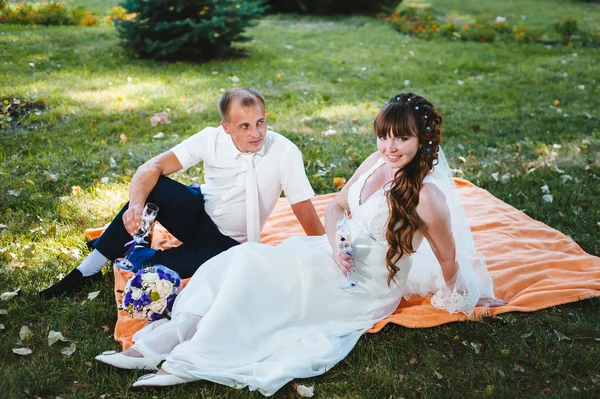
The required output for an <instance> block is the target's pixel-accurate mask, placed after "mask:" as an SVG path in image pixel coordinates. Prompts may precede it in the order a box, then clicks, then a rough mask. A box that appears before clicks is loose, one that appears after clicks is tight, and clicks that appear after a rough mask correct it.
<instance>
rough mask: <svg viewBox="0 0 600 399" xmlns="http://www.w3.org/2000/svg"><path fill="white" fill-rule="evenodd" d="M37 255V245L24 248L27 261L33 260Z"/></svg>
mask: <svg viewBox="0 0 600 399" xmlns="http://www.w3.org/2000/svg"><path fill="white" fill-rule="evenodd" d="M34 253H35V245H33V244H31V245H25V246H24V247H23V256H24V257H25V258H27V259H31V258H33V255H34Z"/></svg>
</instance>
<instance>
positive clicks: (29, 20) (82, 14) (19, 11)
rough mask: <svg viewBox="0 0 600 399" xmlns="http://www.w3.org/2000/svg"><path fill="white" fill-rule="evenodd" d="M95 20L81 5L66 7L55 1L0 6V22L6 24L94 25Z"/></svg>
mask: <svg viewBox="0 0 600 399" xmlns="http://www.w3.org/2000/svg"><path fill="white" fill-rule="evenodd" d="M0 1H1V0H0ZM97 21H98V17H97V16H96V15H95V14H94V13H92V12H86V11H85V10H84V9H83V8H81V7H76V8H73V9H68V8H67V7H65V6H64V5H63V4H62V3H60V2H55V1H50V2H42V3H39V4H34V5H32V4H28V3H18V4H13V5H8V6H5V7H0V22H1V23H6V24H21V25H88V26H94V25H97Z"/></svg>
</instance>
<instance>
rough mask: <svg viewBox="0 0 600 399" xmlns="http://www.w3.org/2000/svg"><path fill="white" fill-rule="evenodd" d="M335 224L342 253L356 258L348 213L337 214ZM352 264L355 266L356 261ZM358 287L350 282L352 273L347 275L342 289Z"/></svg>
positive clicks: (336, 235) (352, 260)
mask: <svg viewBox="0 0 600 399" xmlns="http://www.w3.org/2000/svg"><path fill="white" fill-rule="evenodd" d="M335 220H336V224H335V240H336V243H337V245H338V248H339V249H340V251H342V252H344V253H345V254H347V255H350V256H354V249H353V248H352V246H351V243H352V237H351V235H350V228H349V227H348V211H346V210H344V211H343V212H337V215H336V218H335ZM350 262H351V263H352V265H353V266H354V259H353V258H352V259H350ZM352 287H356V283H355V282H354V281H352V280H350V273H348V274H346V278H345V281H344V282H342V283H341V284H340V288H342V289H348V288H352Z"/></svg>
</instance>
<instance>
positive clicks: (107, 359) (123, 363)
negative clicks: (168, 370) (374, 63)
mask: <svg viewBox="0 0 600 399" xmlns="http://www.w3.org/2000/svg"><path fill="white" fill-rule="evenodd" d="M96 360H98V361H99V362H102V363H106V364H110V365H111V366H115V367H118V368H120V369H127V370H158V368H157V367H156V365H153V364H151V362H150V361H149V360H148V359H146V358H145V357H133V356H125V355H123V354H122V353H121V352H117V351H106V352H102V353H101V354H99V355H98V356H96Z"/></svg>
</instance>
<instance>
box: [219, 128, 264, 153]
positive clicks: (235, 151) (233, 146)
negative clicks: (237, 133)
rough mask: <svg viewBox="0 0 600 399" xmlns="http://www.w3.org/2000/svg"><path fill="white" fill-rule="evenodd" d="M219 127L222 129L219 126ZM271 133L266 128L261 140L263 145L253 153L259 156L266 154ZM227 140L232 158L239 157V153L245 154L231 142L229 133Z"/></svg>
mask: <svg viewBox="0 0 600 399" xmlns="http://www.w3.org/2000/svg"><path fill="white" fill-rule="evenodd" d="M221 129H223V128H222V127H221ZM223 133H224V134H227V133H225V130H224V129H223ZM270 136H271V133H270V132H269V131H268V130H267V133H266V134H265V139H264V141H263V146H262V147H261V149H260V151H257V152H256V153H255V154H256V155H260V156H261V157H264V156H265V155H266V154H267V147H268V146H267V143H268V142H269V139H270ZM227 140H228V142H229V146H230V147H231V154H232V155H233V158H234V159H238V158H239V157H240V155H241V154H246V153H244V152H241V151H240V150H238V148H237V147H236V146H235V144H233V140H232V139H231V135H229V134H227Z"/></svg>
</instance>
